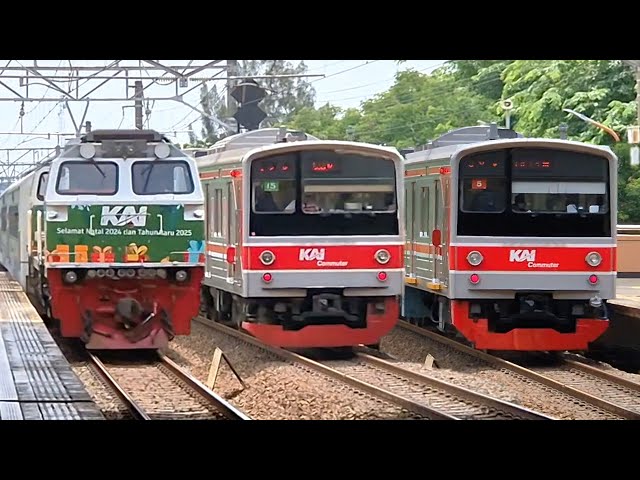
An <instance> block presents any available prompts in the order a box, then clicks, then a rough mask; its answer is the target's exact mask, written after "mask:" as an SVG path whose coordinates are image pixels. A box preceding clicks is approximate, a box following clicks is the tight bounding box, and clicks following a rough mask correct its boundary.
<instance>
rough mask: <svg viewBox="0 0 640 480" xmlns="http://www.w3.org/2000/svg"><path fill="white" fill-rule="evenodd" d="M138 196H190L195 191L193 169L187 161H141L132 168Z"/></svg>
mask: <svg viewBox="0 0 640 480" xmlns="http://www.w3.org/2000/svg"><path fill="white" fill-rule="evenodd" d="M131 173H132V177H133V179H132V180H133V192H134V193H135V194H136V195H159V194H163V193H169V194H188V193H192V192H193V190H194V186H193V178H192V177H191V169H190V168H189V164H188V163H187V162H185V161H182V160H179V161H163V160H155V161H151V162H149V161H140V162H136V163H134V164H133V167H132V168H131Z"/></svg>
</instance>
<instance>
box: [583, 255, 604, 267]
mask: <svg viewBox="0 0 640 480" xmlns="http://www.w3.org/2000/svg"><path fill="white" fill-rule="evenodd" d="M585 261H586V262H587V263H588V264H589V265H591V266H592V267H597V266H598V265H600V263H601V262H602V256H601V255H600V254H599V253H598V252H591V253H588V254H587V256H586V257H585Z"/></svg>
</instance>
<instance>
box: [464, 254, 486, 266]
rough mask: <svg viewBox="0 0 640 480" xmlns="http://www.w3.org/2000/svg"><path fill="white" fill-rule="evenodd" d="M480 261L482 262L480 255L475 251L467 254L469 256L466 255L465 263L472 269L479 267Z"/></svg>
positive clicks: (482, 258)
mask: <svg viewBox="0 0 640 480" xmlns="http://www.w3.org/2000/svg"><path fill="white" fill-rule="evenodd" d="M482 260H484V257H483V256H482V254H481V253H480V252H477V251H475V250H474V251H473V252H469V255H467V262H469V264H471V265H473V266H474V267H477V266H478V265H480V264H481V263H482Z"/></svg>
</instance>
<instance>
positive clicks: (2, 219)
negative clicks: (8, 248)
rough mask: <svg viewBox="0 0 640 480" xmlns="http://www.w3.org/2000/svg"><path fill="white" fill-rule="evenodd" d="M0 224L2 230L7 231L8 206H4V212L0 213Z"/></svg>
mask: <svg viewBox="0 0 640 480" xmlns="http://www.w3.org/2000/svg"><path fill="white" fill-rule="evenodd" d="M0 226H1V227H2V231H3V232H6V231H7V207H2V213H1V214H0Z"/></svg>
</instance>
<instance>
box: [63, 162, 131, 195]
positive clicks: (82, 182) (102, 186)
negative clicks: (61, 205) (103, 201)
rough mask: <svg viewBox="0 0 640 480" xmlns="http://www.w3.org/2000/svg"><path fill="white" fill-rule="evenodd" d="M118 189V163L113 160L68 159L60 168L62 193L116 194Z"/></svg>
mask: <svg viewBox="0 0 640 480" xmlns="http://www.w3.org/2000/svg"><path fill="white" fill-rule="evenodd" d="M117 191H118V165H117V164H116V163H113V162H89V161H86V162H85V161H68V162H63V163H62V164H61V165H60V169H59V170H58V178H57V181H56V192H58V194H60V195H114V194H115V193H116V192H117Z"/></svg>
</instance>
